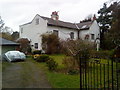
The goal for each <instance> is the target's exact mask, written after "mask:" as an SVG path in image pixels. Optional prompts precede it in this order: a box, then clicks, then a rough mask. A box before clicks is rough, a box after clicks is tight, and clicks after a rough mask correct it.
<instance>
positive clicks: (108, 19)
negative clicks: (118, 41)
mask: <svg viewBox="0 0 120 90" xmlns="http://www.w3.org/2000/svg"><path fill="white" fill-rule="evenodd" d="M98 14H99V16H98V19H97V21H98V23H99V25H100V47H101V48H102V49H104V46H105V44H104V34H105V33H106V32H108V31H109V29H110V27H111V24H112V13H111V10H110V9H109V8H108V7H107V4H106V3H104V5H103V7H102V8H101V9H100V10H99V11H98Z"/></svg>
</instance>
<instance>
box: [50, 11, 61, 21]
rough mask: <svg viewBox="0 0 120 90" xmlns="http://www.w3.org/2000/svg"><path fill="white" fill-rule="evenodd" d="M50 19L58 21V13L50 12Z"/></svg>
mask: <svg viewBox="0 0 120 90" xmlns="http://www.w3.org/2000/svg"><path fill="white" fill-rule="evenodd" d="M51 18H52V19H53V20H58V19H59V15H58V12H56V11H54V12H52V14H51Z"/></svg>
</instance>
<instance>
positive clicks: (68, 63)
mask: <svg viewBox="0 0 120 90" xmlns="http://www.w3.org/2000/svg"><path fill="white" fill-rule="evenodd" d="M74 59H75V58H73V57H70V56H69V57H64V58H63V62H62V63H63V64H64V66H65V67H66V68H67V71H69V70H71V69H75V68H78V67H79V65H78V63H77V61H76V60H74Z"/></svg>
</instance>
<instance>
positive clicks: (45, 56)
mask: <svg viewBox="0 0 120 90" xmlns="http://www.w3.org/2000/svg"><path fill="white" fill-rule="evenodd" d="M49 59H50V57H49V56H48V55H41V56H38V57H37V58H36V61H37V62H47V61H48V60H49Z"/></svg>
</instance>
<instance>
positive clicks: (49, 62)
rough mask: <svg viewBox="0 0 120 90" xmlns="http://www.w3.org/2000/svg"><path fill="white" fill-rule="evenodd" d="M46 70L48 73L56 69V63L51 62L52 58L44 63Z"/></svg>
mask: <svg viewBox="0 0 120 90" xmlns="http://www.w3.org/2000/svg"><path fill="white" fill-rule="evenodd" d="M46 64H47V66H48V68H49V70H50V71H54V70H56V69H57V66H58V63H57V62H56V61H54V60H53V58H50V59H49V60H48V61H47V62H46Z"/></svg>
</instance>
